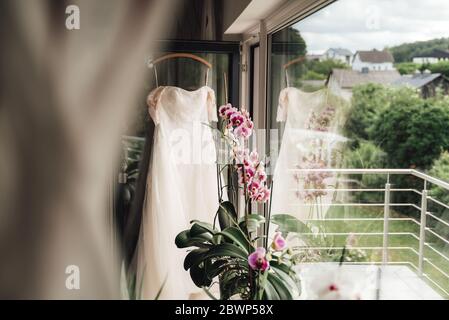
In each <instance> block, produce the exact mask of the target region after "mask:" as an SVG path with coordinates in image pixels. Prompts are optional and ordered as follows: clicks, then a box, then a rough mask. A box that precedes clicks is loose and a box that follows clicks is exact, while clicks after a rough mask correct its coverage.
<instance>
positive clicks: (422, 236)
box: [418, 189, 427, 276]
mask: <svg viewBox="0 0 449 320" xmlns="http://www.w3.org/2000/svg"><path fill="white" fill-rule="evenodd" d="M426 216H427V190H425V189H424V190H423V191H422V196H421V224H420V226H419V261H418V270H419V275H421V276H422V275H423V270H424V245H425V241H426Z"/></svg>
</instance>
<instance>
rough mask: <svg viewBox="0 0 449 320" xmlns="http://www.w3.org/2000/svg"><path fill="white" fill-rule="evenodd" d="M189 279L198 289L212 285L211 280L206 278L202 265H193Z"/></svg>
mask: <svg viewBox="0 0 449 320" xmlns="http://www.w3.org/2000/svg"><path fill="white" fill-rule="evenodd" d="M190 277H191V278H192V281H193V283H194V284H195V285H196V286H197V287H199V288H202V287H208V286H210V285H211V284H212V280H211V279H209V277H208V276H207V273H206V270H205V268H204V265H203V266H200V265H198V264H197V265H193V266H192V267H191V268H190Z"/></svg>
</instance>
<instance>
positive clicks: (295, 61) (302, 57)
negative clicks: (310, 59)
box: [283, 56, 306, 87]
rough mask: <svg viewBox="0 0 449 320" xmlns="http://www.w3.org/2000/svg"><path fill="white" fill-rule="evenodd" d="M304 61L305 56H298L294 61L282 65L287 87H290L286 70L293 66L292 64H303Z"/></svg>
mask: <svg viewBox="0 0 449 320" xmlns="http://www.w3.org/2000/svg"><path fill="white" fill-rule="evenodd" d="M305 59H306V57H305V56H300V57H298V58H296V59H293V60H291V61H289V62H287V63H286V64H284V66H283V68H284V71H285V82H286V84H287V87H289V86H290V83H289V81H288V70H287V69H288V68H289V67H290V66H292V65H294V64H297V63H300V62H303V61H304V60H305Z"/></svg>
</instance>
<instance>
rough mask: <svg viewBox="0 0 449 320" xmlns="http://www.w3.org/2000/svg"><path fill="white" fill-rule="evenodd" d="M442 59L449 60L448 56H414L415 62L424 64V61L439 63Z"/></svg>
mask: <svg viewBox="0 0 449 320" xmlns="http://www.w3.org/2000/svg"><path fill="white" fill-rule="evenodd" d="M440 61H449V59H448V58H444V59H443V58H441V59H440V58H434V57H419V58H413V62H414V63H418V64H423V63H430V64H433V63H437V62H440Z"/></svg>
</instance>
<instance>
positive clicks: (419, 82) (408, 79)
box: [392, 70, 449, 99]
mask: <svg viewBox="0 0 449 320" xmlns="http://www.w3.org/2000/svg"><path fill="white" fill-rule="evenodd" d="M392 85H393V86H395V87H401V86H407V87H412V88H414V89H416V90H417V91H419V92H420V93H421V95H422V97H423V98H425V99H426V98H430V97H433V96H435V94H436V93H437V90H438V88H440V89H441V90H442V92H443V93H444V94H445V95H447V94H448V92H449V79H448V78H446V77H445V76H444V75H442V74H441V73H431V72H430V71H428V70H427V71H424V72H423V73H421V72H419V71H417V72H416V73H415V74H413V75H403V76H401V77H400V78H399V79H397V80H396V81H394V82H393V83H392Z"/></svg>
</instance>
